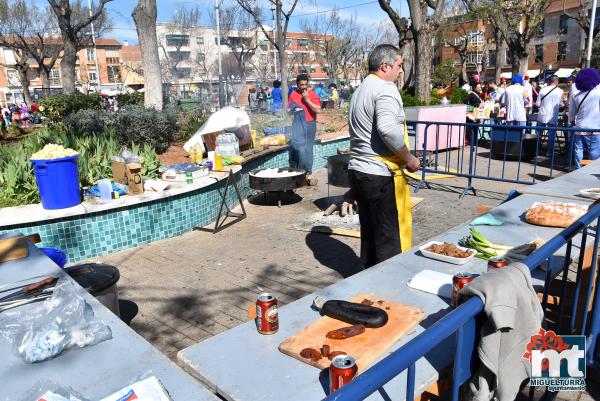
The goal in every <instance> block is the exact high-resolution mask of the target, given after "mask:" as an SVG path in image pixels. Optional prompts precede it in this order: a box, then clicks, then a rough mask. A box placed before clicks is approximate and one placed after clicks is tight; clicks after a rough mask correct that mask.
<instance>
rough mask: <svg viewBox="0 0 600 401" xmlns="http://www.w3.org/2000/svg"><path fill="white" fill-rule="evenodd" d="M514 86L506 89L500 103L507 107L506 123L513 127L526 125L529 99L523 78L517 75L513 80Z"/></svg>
mask: <svg viewBox="0 0 600 401" xmlns="http://www.w3.org/2000/svg"><path fill="white" fill-rule="evenodd" d="M511 82H512V85H511V86H509V87H508V88H506V91H504V94H503V95H502V99H501V100H500V103H501V104H502V105H503V106H505V107H506V122H507V123H508V124H511V125H525V123H526V121H527V113H526V110H525V102H526V101H527V99H528V98H529V96H528V94H527V91H526V90H525V89H524V88H523V76H522V75H521V74H517V75H515V76H514V77H513V78H512V79H511Z"/></svg>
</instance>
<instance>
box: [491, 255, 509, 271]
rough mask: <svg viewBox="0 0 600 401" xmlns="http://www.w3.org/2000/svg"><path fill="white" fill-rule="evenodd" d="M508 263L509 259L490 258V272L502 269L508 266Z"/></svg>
mask: <svg viewBox="0 0 600 401" xmlns="http://www.w3.org/2000/svg"><path fill="white" fill-rule="evenodd" d="M508 263H509V261H508V259H506V258H503V257H501V256H496V257H493V258H490V260H488V271H490V270H494V269H501V268H503V267H506V266H508Z"/></svg>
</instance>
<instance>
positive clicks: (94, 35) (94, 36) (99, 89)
mask: <svg viewBox="0 0 600 401" xmlns="http://www.w3.org/2000/svg"><path fill="white" fill-rule="evenodd" d="M88 9H89V11H90V17H91V16H92V0H88ZM90 25H91V27H92V43H93V44H94V60H95V61H96V75H97V77H96V87H97V88H98V93H100V92H101V86H100V65H99V64H98V49H97V48H96V34H95V33H94V23H93V22H92V23H91V24H90Z"/></svg>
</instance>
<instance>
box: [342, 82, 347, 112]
mask: <svg viewBox="0 0 600 401" xmlns="http://www.w3.org/2000/svg"><path fill="white" fill-rule="evenodd" d="M347 101H348V85H346V84H344V85H342V88H341V89H340V107H342V106H343V105H344V103H346V102H347Z"/></svg>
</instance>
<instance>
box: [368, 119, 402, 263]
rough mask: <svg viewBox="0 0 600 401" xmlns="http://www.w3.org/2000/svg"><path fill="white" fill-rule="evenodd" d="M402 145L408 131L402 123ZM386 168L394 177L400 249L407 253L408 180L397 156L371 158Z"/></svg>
mask: <svg viewBox="0 0 600 401" xmlns="http://www.w3.org/2000/svg"><path fill="white" fill-rule="evenodd" d="M404 143H405V144H406V146H408V129H407V128H406V121H404ZM373 158H374V159H377V160H381V161H382V162H384V163H385V164H386V166H388V168H389V169H390V171H391V173H392V176H393V177H394V189H395V192H396V210H397V211H398V227H399V228H400V249H401V251H402V252H407V251H408V250H409V249H410V248H411V246H412V207H411V205H410V187H409V186H408V179H407V178H406V177H405V176H404V172H403V171H402V167H401V166H400V164H399V163H401V160H400V158H399V157H398V156H396V155H394V156H389V157H383V156H373Z"/></svg>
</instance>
